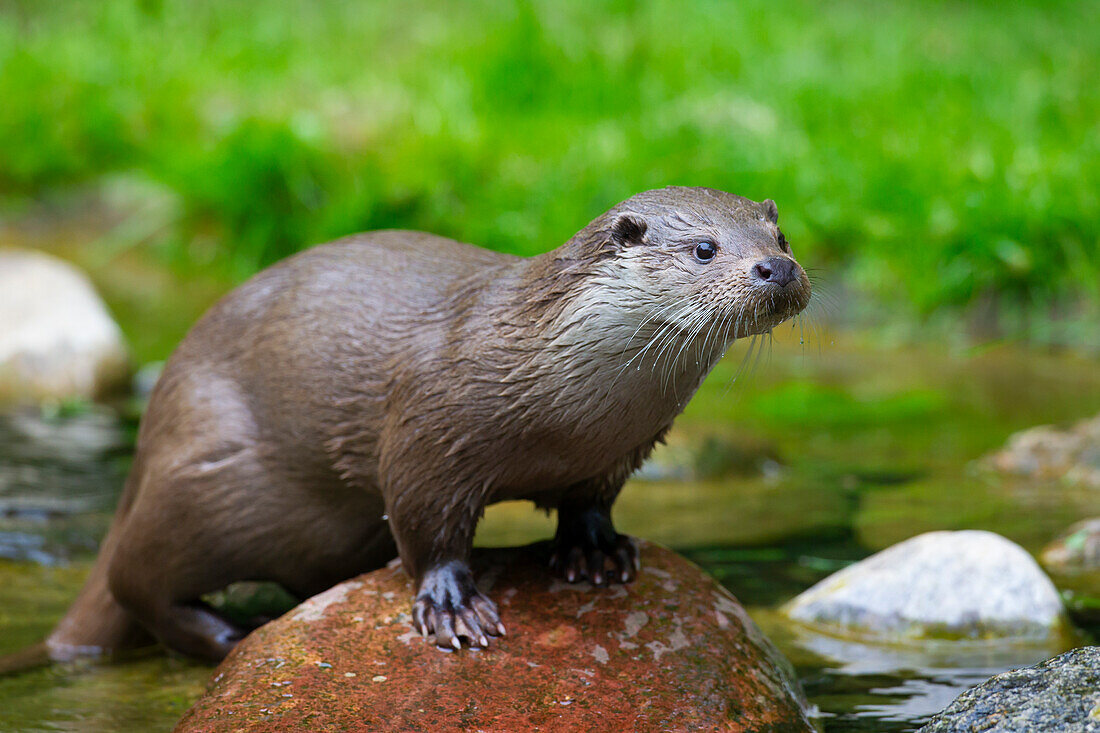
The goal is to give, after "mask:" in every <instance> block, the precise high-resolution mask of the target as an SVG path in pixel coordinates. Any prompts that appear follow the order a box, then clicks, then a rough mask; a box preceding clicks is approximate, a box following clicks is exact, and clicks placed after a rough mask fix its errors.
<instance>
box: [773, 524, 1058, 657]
mask: <svg viewBox="0 0 1100 733" xmlns="http://www.w3.org/2000/svg"><path fill="white" fill-rule="evenodd" d="M784 611H785V612H786V613H787V615H788V616H790V617H791V618H793V619H795V620H797V621H801V622H804V623H809V624H816V625H820V626H824V627H829V628H836V629H838V630H841V631H845V630H846V631H851V632H856V633H861V634H871V635H875V636H881V637H884V638H887V639H890V640H896V641H905V640H920V639H929V638H946V639H984V638H1005V637H1008V638H1017V639H1026V640H1032V641H1041V640H1044V639H1050V638H1055V637H1057V636H1058V635H1059V633H1060V632H1061V631H1062V630H1063V628H1064V624H1066V621H1065V610H1064V608H1063V606H1062V600H1061V598H1060V597H1059V595H1058V591H1057V590H1056V589H1055V588H1054V585H1053V584H1052V583H1051V582H1050V579H1049V578H1047V576H1046V575H1045V574H1044V573H1043V571H1042V570H1041V569H1040V568H1039V566H1038V564H1036V562H1035V561H1034V560H1033V559H1032V558H1031V556H1030V555H1029V554H1028V553H1027V552H1026V551H1025V550H1024V549H1023V548H1022V547H1020V546H1019V545H1017V544H1015V543H1013V542H1010V541H1009V540H1007V539H1005V538H1003V537H1001V536H999V535H996V534H993V533H992V532H983V531H977V530H966V531H961V532H928V533H926V534H922V535H920V536H918V537H914V538H912V539H909V540H906V541H905V542H902V543H900V544H897V545H894V546H893V547H890V548H888V549H886V550H883V551H882V552H879V553H878V554H876V555H872V556H871V557H869V558H867V559H866V560H863V561H861V562H858V563H856V564H855V565H851V566H849V567H847V568H845V569H843V570H841V571H839V572H837V573H834V574H833V575H831V576H829V577H828V578H826V579H824V580H822V581H821V582H820V583H818V584H817V585H815V586H813V587H812V588H810V589H809V590H807V591H806V592H804V593H802V594H801V595H800V596H798V597H797V598H795V599H794V600H793V601H791V602H790V603H788V604H787V606H785V607H784Z"/></svg>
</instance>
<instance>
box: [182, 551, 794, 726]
mask: <svg viewBox="0 0 1100 733" xmlns="http://www.w3.org/2000/svg"><path fill="white" fill-rule="evenodd" d="M640 545H641V555H642V563H643V570H642V572H641V574H640V576H639V578H638V580H637V581H636V582H634V583H633V584H631V585H629V586H625V587H623V586H617V587H612V588H593V587H592V586H590V585H588V584H579V585H569V584H567V583H564V582H562V581H559V580H556V579H554V578H553V577H552V576H551V575H550V573H549V571H548V570H547V569H546V558H547V554H548V551H547V549H546V547H545V545H534V546H531V547H527V548H512V549H504V550H478V551H476V552H475V557H474V568H475V572H476V573H477V577H478V578H479V580H480V584H481V587H482V589H483V590H488V592H489V594H490V595H491V596H492V597H493V598H494V599H495V600H496V602H497V604H498V606H499V608H500V612H501V617H502V618H503V620H504V624H505V625H506V626H507V627H508V632H509V635H508V636H507V637H505V638H503V639H494V640H492V641H491V642H490V643H491V647H490V648H489V649H487V650H480V649H479V650H463V651H461V652H457V653H447V652H442V651H440V650H438V649H436V648H435V646H434V645H433V644H430V643H428V642H426V641H425V640H423V639H422V638H420V636H419V635H417V634H416V633H415V632H414V631H413V630H412V628H411V626H410V625H409V613H408V612H409V607H410V598H411V594H412V588H411V584H410V582H409V580H408V578H407V577H406V576H405V574H404V573H403V572H402V571H401V569H400V566H399V565H398V564H396V563H395V564H394V565H392V566H390V567H388V568H384V569H382V570H377V571H375V572H373V573H368V574H367V575H363V576H360V577H359V578H356V579H355V580H349V581H347V582H345V583H342V584H341V585H338V586H336V587H335V588H332V589H331V590H328V591H326V592H324V593H322V594H320V595H318V596H315V597H313V598H311V599H310V600H308V601H306V602H305V603H303V604H302V605H300V606H298V607H297V608H295V609H294V610H292V611H290V612H289V613H287V614H286V615H285V616H283V617H282V618H280V619H278V620H276V621H273V622H271V623H269V624H267V625H265V626H263V627H261V628H260V629H257V630H256V631H255V632H253V633H252V634H251V635H250V636H248V638H246V639H245V640H244V641H243V642H241V644H240V645H239V646H238V647H237V648H236V649H235V650H234V651H233V653H232V654H230V655H229V657H228V658H227V659H226V660H225V661H224V662H223V663H222V665H221V666H220V667H219V668H218V669H217V671H216V672H215V674H214V676H213V679H212V681H211V684H210V688H209V690H208V691H207V693H206V694H205V695H204V696H203V697H202V698H201V699H200V700H199V701H198V703H196V704H195V706H194V707H193V708H191V710H190V711H188V713H187V714H186V715H185V716H184V718H183V720H181V721H180V723H179V725H178V727H177V728H176V730H177V731H236V730H242V729H247V730H250V731H305V730H310V731H313V730H343V731H432V730H458V729H462V730H471V731H473V730H486V731H539V730H546V731H648V730H653V731H657V730H660V731H667V730H675V731H687V730H725V731H812V730H813V727H812V726H811V724H810V723H809V721H808V719H807V717H806V702H805V698H804V696H803V694H802V691H801V689H800V688H799V686H798V683H797V682H796V681H795V679H794V676H793V673H792V671H791V669H790V665H789V663H788V662H787V661H786V660H785V659H784V658H783V657H782V656H781V655H780V653H779V652H778V651H777V650H776V649H775V648H774V647H773V646H772V644H771V642H769V641H768V639H767V638H765V637H764V635H763V634H762V633H761V632H760V630H759V629H758V628H757V627H756V625H755V624H754V623H753V622H752V621H751V620H750V619H749V617H748V615H747V614H746V613H745V611H744V609H743V608H742V607H741V605H740V604H739V603H738V602H737V601H736V599H734V597H733V596H732V595H730V594H729V593H728V592H727V591H726V590H725V589H723V588H722V587H721V586H719V585H718V584H717V583H716V582H715V581H714V580H712V579H711V578H710V577H708V576H707V575H706V574H705V573H703V572H702V571H701V570H700V569H699V568H697V567H695V566H694V565H692V564H691V563H689V562H688V561H687V560H684V559H683V558H681V557H679V556H678V555H676V554H675V553H673V552H671V551H669V550H666V549H663V548H661V547H658V546H656V545H652V544H648V543H640Z"/></svg>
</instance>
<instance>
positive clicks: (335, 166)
mask: <svg viewBox="0 0 1100 733" xmlns="http://www.w3.org/2000/svg"><path fill="white" fill-rule="evenodd" d="M1098 11H1100V4H1098V3H1096V2H1024V3H1007V4H1006V3H986V2H974V3H955V2H936V3H925V2H916V1H915V0H913V1H909V2H898V3H889V4H883V3H874V2H870V1H869V0H866V1H865V0H849V1H847V2H839V3H830V4H827V5H825V6H822V5H821V4H819V3H812V2H806V1H802V0H748V1H746V2H740V3H723V2H708V1H699V2H692V3H682V2H672V1H668V2H647V3H629V2H576V1H569V2H560V1H557V2H551V1H549V0H538V1H535V2H521V3H512V2H479V3H462V4H448V3H437V2H431V3H424V2H419V3H417V2H413V3H402V4H383V3H370V4H362V3H338V2H321V1H317V0H314V1H309V2H307V1H306V0H292V1H289V2H283V1H281V0H280V1H279V2H274V1H272V0H251V1H249V2H239V1H237V0H225V1H222V2H208V1H207V0H193V1H190V2H184V1H183V0H103V2H96V3H84V2H76V1H75V0H58V1H57V2H50V3H40V2H32V1H30V0H24V1H22V2H19V1H16V2H9V3H6V4H5V5H4V7H3V9H2V10H0V99H3V100H4V102H3V104H0V203H3V205H4V208H5V209H6V210H7V211H9V212H11V211H15V210H18V209H19V208H20V204H21V202H24V203H25V202H27V201H42V200H48V199H49V198H50V196H51V194H52V193H54V192H56V191H61V190H64V189H66V188H69V187H70V186H71V184H73V183H76V182H92V183H93V184H94V183H95V182H96V181H100V180H102V178H103V176H104V175H105V174H117V173H123V174H126V175H127V176H134V177H136V178H137V179H139V180H142V181H147V182H152V183H154V184H155V185H156V186H157V187H158V188H159V189H160V190H162V191H166V192H167V193H168V194H169V198H170V199H171V201H172V202H173V205H172V206H170V207H168V209H167V211H168V212H169V213H168V214H167V215H165V216H164V217H163V218H162V220H158V221H155V222H154V224H157V226H153V227H149V228H147V229H145V230H141V232H142V233H139V235H136V236H137V238H138V239H139V240H140V241H141V243H147V244H151V245H153V246H155V247H156V248H157V251H158V252H160V253H162V254H163V255H164V256H166V257H167V258H168V259H169V260H170V261H172V262H176V263H183V264H189V265H190V266H194V265H195V264H198V265H200V266H207V265H209V264H211V263H214V264H216V265H217V266H218V267H225V268H226V269H225V272H226V273H227V274H228V275H229V276H230V277H232V278H240V277H243V276H245V275H247V274H248V273H250V272H251V271H253V270H255V269H256V268H258V267H260V266H262V265H264V264H267V263H269V262H271V261H273V260H275V259H277V258H279V257H282V256H284V255H286V254H288V253H290V252H293V251H295V250H296V249H299V248H301V247H302V246H305V245H308V244H310V243H314V242H317V241H321V240H324V239H327V238H331V237H335V236H338V235H341V234H344V233H349V232H352V231H357V230H362V229H367V228H377V227H415V228H422V229H428V230H431V231H435V232H438V233H442V234H446V235H451V236H455V237H458V238H461V239H465V240H468V241H475V242H479V243H485V244H488V245H490V246H493V247H496V248H500V249H504V250H509V251H514V252H519V253H533V252H538V251H542V250H545V249H548V248H550V247H552V246H555V245H556V244H558V243H560V242H561V241H563V240H564V239H565V238H566V237H568V236H569V235H570V234H571V233H572V232H573V231H575V229H576V228H577V227H578V226H579V225H580V224H582V223H584V222H586V221H588V220H589V218H591V217H592V216H593V215H594V214H596V213H597V212H599V211H602V210H604V209H605V208H607V207H608V206H609V205H610V204H612V203H614V202H616V201H618V200H620V199H622V198H624V197H626V196H628V195H630V194H631V193H633V192H636V191H638V190H641V189H645V188H649V187H655V186H661V185H665V184H671V183H675V184H695V185H709V186H714V187H718V188H723V189H728V190H731V191H735V192H738V193H742V194H744V195H747V196H749V197H752V198H756V199H762V198H765V197H772V198H774V199H776V200H777V201H778V202H779V203H780V211H781V215H782V222H783V224H784V226H785V229H786V230H787V232H788V235H789V238H790V239H791V240H792V242H794V245H795V249H796V252H798V253H799V254H800V256H801V258H802V259H803V260H804V261H806V262H808V263H809V264H810V265H812V266H813V267H814V268H815V269H816V270H817V271H818V272H826V273H829V274H836V273H843V274H844V277H845V278H846V280H847V282H848V283H849V284H851V285H853V286H855V287H856V288H857V289H859V290H862V291H864V292H867V293H869V294H870V295H872V296H873V297H875V299H876V301H877V302H889V303H891V304H899V307H900V308H901V309H903V310H911V311H912V312H915V313H920V312H929V311H931V310H933V309H935V308H937V307H939V306H942V305H953V306H974V305H979V304H980V305H981V306H982V307H983V308H984V309H986V310H988V309H989V308H990V307H992V308H993V309H994V310H1002V311H1012V309H1013V308H1015V309H1016V310H1015V311H1013V312H1020V309H1024V310H1028V309H1030V311H1031V312H1039V311H1042V312H1044V313H1049V312H1050V311H1051V309H1054V308H1060V309H1062V310H1060V311H1058V312H1061V313H1064V312H1065V309H1066V308H1070V309H1075V310H1074V312H1077V313H1078V314H1080V313H1083V312H1084V311H1085V310H1087V309H1089V308H1092V309H1095V308H1096V307H1097V305H1098V304H1100V255H1098V249H1100V246H1098V241H1100V218H1098V217H1097V216H1096V212H1097V211H1098V210H1100V193H1098V192H1100V155H1098V153H1100V134H1098V132H1097V126H1096V122H1097V120H1098V119H1100V86H1098V85H1097V84H1096V79H1097V78H1100V22H1098V18H1100V12H1098ZM130 236H134V235H132V233H131V235H130ZM910 306H912V307H910ZM983 312H984V311H983Z"/></svg>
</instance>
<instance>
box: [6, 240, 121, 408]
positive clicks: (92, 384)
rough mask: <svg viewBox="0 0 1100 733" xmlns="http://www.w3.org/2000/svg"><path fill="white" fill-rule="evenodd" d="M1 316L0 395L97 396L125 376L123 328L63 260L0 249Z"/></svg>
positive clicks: (85, 280)
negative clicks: (120, 328) (120, 327)
mask: <svg viewBox="0 0 1100 733" xmlns="http://www.w3.org/2000/svg"><path fill="white" fill-rule="evenodd" d="M0 324H3V325H2V327H0V400H6V401H11V400H15V401H24V402H25V401H38V400H44V399H65V398H74V397H75V398H83V399H94V398H95V397H96V396H98V395H100V394H102V393H103V392H105V391H107V390H109V389H112V388H114V387H115V386H117V385H119V384H122V383H124V380H125V378H126V376H127V372H128V360H127V353H126V347H125V344H124V343H123V338H122V332H121V331H120V330H119V328H118V326H117V325H116V324H115V322H114V321H113V320H112V319H111V316H110V315H109V314H108V313H107V308H106V307H105V306H104V305H103V301H101V300H100V298H99V296H98V295H97V294H96V292H95V289H94V288H93V287H92V284H91V282H90V281H89V280H88V278H87V277H86V276H85V275H84V274H83V273H81V272H79V271H78V270H76V269H75V268H73V267H72V266H71V265H69V264H67V263H65V262H63V261H61V260H58V259H56V258H54V257H51V256H49V255H45V254H42V253H40V252H31V251H23V250H0Z"/></svg>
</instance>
